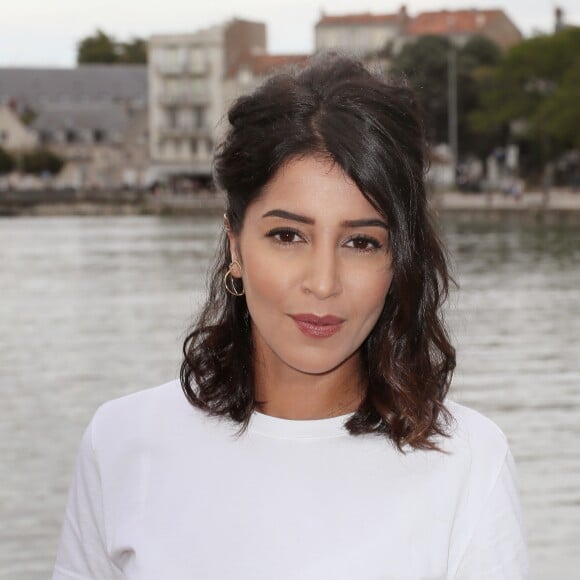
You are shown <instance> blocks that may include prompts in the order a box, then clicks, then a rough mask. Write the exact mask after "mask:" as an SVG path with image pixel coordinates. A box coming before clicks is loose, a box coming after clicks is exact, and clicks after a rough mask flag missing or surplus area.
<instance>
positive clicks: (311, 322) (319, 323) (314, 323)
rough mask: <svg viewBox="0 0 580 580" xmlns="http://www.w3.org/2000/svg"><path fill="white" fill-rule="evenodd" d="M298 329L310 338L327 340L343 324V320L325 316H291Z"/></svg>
mask: <svg viewBox="0 0 580 580" xmlns="http://www.w3.org/2000/svg"><path fill="white" fill-rule="evenodd" d="M291 318H292V319H293V320H294V323H295V324H296V326H297V327H298V329H299V330H300V331H301V332H302V333H303V334H305V335H306V336H309V337H311V338H328V337H329V336H332V335H333V334H336V333H337V332H338V331H339V330H340V329H341V328H342V324H343V323H344V318H339V317H338V316H332V315H330V314H329V315H326V316H317V315H316V314H294V315H291Z"/></svg>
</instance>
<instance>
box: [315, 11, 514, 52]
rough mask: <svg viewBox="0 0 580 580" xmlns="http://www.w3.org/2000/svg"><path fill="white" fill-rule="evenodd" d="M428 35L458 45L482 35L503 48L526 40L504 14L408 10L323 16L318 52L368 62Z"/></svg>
mask: <svg viewBox="0 0 580 580" xmlns="http://www.w3.org/2000/svg"><path fill="white" fill-rule="evenodd" d="M426 35H437V36H446V37H448V38H450V39H452V40H453V42H454V43H455V44H456V45H462V44H464V43H465V42H466V41H467V40H468V39H469V38H471V37H472V36H475V35H481V36H484V37H486V38H489V39H490V40H492V41H493V42H495V43H496V44H498V45H499V46H500V47H501V48H504V49H505V48H509V47H510V46H513V45H514V44H517V43H518V42H520V41H521V40H522V34H521V32H520V31H519V30H518V29H517V27H516V26H515V25H514V23H513V22H512V21H511V20H510V18H509V17H508V16H507V14H506V13H505V12H504V11H503V10H478V9H471V10H438V11H432V12H421V13H419V14H417V15H416V16H410V15H409V14H408V13H407V9H406V7H405V6H404V5H403V6H401V8H400V10H399V12H397V13H392V14H372V13H370V12H365V13H361V14H344V15H329V14H324V13H323V14H322V15H321V17H320V20H319V21H318V22H317V24H316V26H315V47H316V51H317V52H320V51H338V52H347V53H349V54H354V55H356V56H358V57H360V58H363V59H365V60H367V61H369V60H371V61H372V60H373V58H376V57H381V56H383V57H385V58H386V59H387V60H388V57H389V55H390V54H396V53H397V52H399V51H400V50H401V48H402V47H403V46H404V44H406V43H408V42H413V41H415V40H416V39H417V38H419V37H421V36H426Z"/></svg>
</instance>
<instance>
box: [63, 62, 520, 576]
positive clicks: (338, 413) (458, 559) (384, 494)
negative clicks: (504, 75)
mask: <svg viewBox="0 0 580 580" xmlns="http://www.w3.org/2000/svg"><path fill="white" fill-rule="evenodd" d="M229 121H230V129H229V131H228V133H227V135H226V137H225V139H224V141H223V143H222V145H221V147H220V148H219V150H218V154H217V158H216V163H215V172H216V177H217V180H218V182H219V183H220V185H221V186H222V188H223V189H224V190H225V191H226V192H227V199H228V203H227V213H226V216H225V221H224V236H223V238H222V242H223V243H222V245H221V250H220V252H219V253H218V258H217V264H216V267H215V269H214V272H213V275H212V278H211V286H210V292H209V297H208V301H207V303H206V305H205V308H204V310H203V312H202V314H201V316H200V318H199V320H198V322H197V324H196V326H195V327H194V329H193V331H192V332H191V334H190V335H189V337H188V339H187V340H186V343H185V345H184V354H185V359H184V362H183V365H182V369H181V371H182V372H181V387H182V389H183V392H182V390H181V388H180V385H179V383H178V382H172V383H169V384H167V385H163V386H161V387H159V388H157V389H151V390H148V391H144V392H141V393H137V394H135V395H131V396H129V397H124V398H122V399H119V400H116V401H113V402H110V403H107V404H105V405H104V406H102V407H101V408H100V409H99V410H98V411H97V413H96V415H95V417H94V418H93V421H92V422H91V425H90V426H89V428H88V429H87V431H86V433H85V435H84V438H83V442H82V445H81V450H80V453H79V459H78V464H77V469H76V473H75V478H74V481H73V484H72V488H71V492H70V497H69V503H68V507H67V512H66V519H65V524H64V529H63V533H62V538H61V544H60V549H59V554H58V558H57V563H56V568H55V575H54V578H55V579H58V580H60V579H67V578H94V579H104V578H128V579H140V580H144V579H151V580H153V579H155V580H159V579H161V578H170V579H172V580H173V579H176V580H178V579H182V578H183V579H185V578H188V579H189V578H200V579H207V578H211V579H213V578H215V579H220V580H222V579H230V578H236V579H240V578H241V579H252V580H255V579H277V580H278V579H301V580H302V579H317V580H318V579H326V578H333V579H337V578H338V579H357V580H359V579H365V580H366V579H373V580H374V579H387V578H388V579H396V580H405V579H413V580H418V579H444V578H445V579H451V578H453V579H470V580H471V579H475V578H489V579H494V580H498V579H506V580H508V579H509V580H518V579H521V578H527V577H528V567H527V557H526V546H525V540H524V533H523V526H522V522H521V515H520V509H519V502H518V497H517V492H516V488H515V484H514V467H513V461H512V459H511V455H510V452H509V449H508V446H507V443H506V439H505V437H504V435H503V434H502V433H501V431H500V430H499V429H498V428H497V427H496V426H495V425H494V424H493V423H491V422H490V421H489V420H487V419H486V418H484V417H482V416H481V415H479V414H478V413H476V412H475V411H472V410H470V409H467V408H465V407H462V406H460V405H457V404H454V403H451V402H449V401H446V400H445V397H446V394H447V391H448V386H449V382H450V380H451V374H452V371H453V368H454V366H455V352H454V349H453V348H452V346H451V345H450V343H449V340H448V337H447V334H446V331H445V328H444V325H443V322H442V319H441V312H440V309H441V304H442V302H443V300H444V298H445V296H446V293H447V287H448V279H449V277H448V272H447V266H446V262H445V256H444V253H443V251H442V248H441V245H440V243H439V241H438V239H437V237H436V235H435V233H434V230H433V227H432V226H431V224H430V222H429V216H428V211H427V204H426V198H425V188H424V182H423V177H424V166H425V154H424V136H423V132H422V127H421V123H420V121H419V118H418V114H417V105H416V103H415V101H414V99H413V97H412V95H411V94H410V92H409V91H408V90H407V89H405V88H397V87H393V86H389V85H387V84H386V83H385V82H384V81H383V80H382V79H381V78H378V77H375V76H373V75H371V74H370V73H368V72H367V71H366V70H365V69H364V68H363V67H362V66H361V65H360V64H358V63H356V62H353V61H351V60H348V59H344V58H326V59H320V60H317V61H314V62H313V63H312V64H311V65H310V66H309V67H308V68H306V69H304V70H302V71H301V72H298V73H296V74H282V75H278V76H276V77H273V78H272V79H270V80H269V81H267V82H266V83H265V84H264V85H263V86H262V87H261V88H259V89H258V90H257V91H256V92H255V93H253V94H252V95H250V96H246V97H242V98H241V99H239V100H238V101H237V102H236V103H235V104H234V105H233V107H232V109H231V110H230V112H229ZM183 393H185V397H184V396H183Z"/></svg>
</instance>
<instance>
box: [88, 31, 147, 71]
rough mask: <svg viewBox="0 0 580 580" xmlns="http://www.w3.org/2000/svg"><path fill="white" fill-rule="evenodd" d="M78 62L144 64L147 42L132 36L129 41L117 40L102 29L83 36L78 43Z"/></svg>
mask: <svg viewBox="0 0 580 580" xmlns="http://www.w3.org/2000/svg"><path fill="white" fill-rule="evenodd" d="M77 62H78V64H119V63H124V64H145V63H146V62H147V42H146V41H145V40H143V39H142V38H133V39H132V40H130V41H129V42H118V41H117V40H116V39H115V38H114V37H113V36H110V35H108V34H106V33H105V32H103V31H102V30H97V31H96V32H95V34H94V35H93V36H87V37H86V38H83V39H82V40H81V41H80V42H79V44H78V51H77Z"/></svg>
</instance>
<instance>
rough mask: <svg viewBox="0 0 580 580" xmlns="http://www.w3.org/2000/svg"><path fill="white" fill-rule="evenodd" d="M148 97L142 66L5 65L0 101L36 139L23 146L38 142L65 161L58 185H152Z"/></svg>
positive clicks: (56, 180) (1, 70) (55, 183)
mask: <svg viewBox="0 0 580 580" xmlns="http://www.w3.org/2000/svg"><path fill="white" fill-rule="evenodd" d="M147 99H148V89H147V67H146V66H143V65H83V66H79V67H76V68H70V69H66V68H0V105H1V104H2V103H5V104H7V103H9V104H10V109H11V110H12V112H13V114H14V115H15V116H16V117H17V118H18V117H25V118H26V119H27V126H26V127H25V129H26V131H27V132H28V134H29V135H33V136H34V139H32V138H29V141H28V144H27V145H26V146H22V147H20V149H23V150H24V149H31V148H33V147H34V146H36V145H39V146H42V147H46V148H48V149H51V150H53V151H54V152H55V153H57V154H59V155H60V156H61V157H63V159H64V160H65V166H64V167H63V169H62V171H61V172H60V174H59V175H58V176H56V177H55V178H53V180H52V185H53V186H55V187H61V188H64V187H73V188H87V187H93V188H108V189H116V188H119V187H123V186H130V187H136V186H143V185H145V175H146V169H147V165H148V143H147V134H148V127H147V119H148V116H147ZM21 132H22V131H21Z"/></svg>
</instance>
